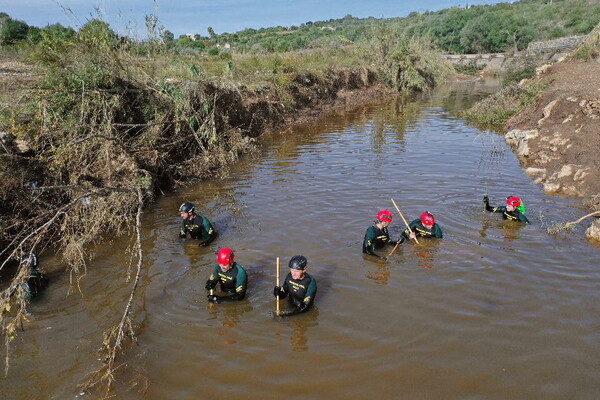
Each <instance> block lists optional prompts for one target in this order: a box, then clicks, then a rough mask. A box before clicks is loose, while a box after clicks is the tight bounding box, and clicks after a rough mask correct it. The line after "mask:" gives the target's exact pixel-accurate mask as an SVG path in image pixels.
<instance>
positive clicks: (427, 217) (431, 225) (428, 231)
mask: <svg viewBox="0 0 600 400" xmlns="http://www.w3.org/2000/svg"><path fill="white" fill-rule="evenodd" d="M408 226H409V227H410V231H409V230H408V229H405V230H404V232H402V240H404V239H409V238H410V239H414V238H415V237H417V236H418V237H424V238H438V239H441V238H442V229H441V228H440V226H439V225H438V224H437V223H436V222H435V217H434V216H433V214H431V213H430V212H429V211H425V212H424V213H423V214H421V217H420V218H417V219H415V220H414V221H413V222H411V223H410V224H409V225H408ZM411 231H412V232H411Z"/></svg>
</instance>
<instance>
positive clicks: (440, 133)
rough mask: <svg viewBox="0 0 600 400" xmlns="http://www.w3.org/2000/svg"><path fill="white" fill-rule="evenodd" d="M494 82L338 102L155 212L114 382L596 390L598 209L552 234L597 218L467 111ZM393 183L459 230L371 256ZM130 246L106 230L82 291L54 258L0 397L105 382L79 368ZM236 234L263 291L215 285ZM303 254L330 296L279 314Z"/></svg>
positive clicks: (236, 392) (443, 391) (256, 390)
mask: <svg viewBox="0 0 600 400" xmlns="http://www.w3.org/2000/svg"><path fill="white" fill-rule="evenodd" d="M492 90H495V87H494V85H493V84H491V85H490V84H488V83H486V82H480V83H462V84H456V85H452V86H447V87H444V88H442V89H440V90H437V91H436V92H435V93H433V94H432V95H430V96H422V97H418V98H415V99H413V100H411V101H408V102H404V103H403V102H402V101H401V100H400V99H397V98H393V99H387V100H385V101H382V102H379V103H376V104H371V105H369V106H366V107H363V108H360V109H357V110H351V111H345V112H335V113H331V114H329V115H327V116H325V117H324V118H322V119H320V120H318V121H314V122H312V123H309V124H305V125H301V126H297V127H294V128H292V129H289V130H286V131H285V132H281V133H277V134H273V135H270V136H269V137H267V138H265V139H264V140H263V146H262V148H261V150H260V151H259V152H258V154H255V155H254V156H252V157H246V158H244V159H243V160H241V162H239V163H237V164H236V165H235V166H233V167H232V168H231V170H230V171H229V174H228V175H227V176H226V177H222V178H216V179H213V180H210V181H207V182H203V183H201V184H199V185H198V186H195V187H193V188H187V189H185V190H182V191H180V192H177V193H175V194H172V195H169V196H165V197H162V198H161V199H159V201H158V202H157V203H155V204H153V205H152V206H151V207H149V208H148V209H147V210H145V213H144V217H143V226H144V231H143V235H144V237H143V243H144V244H143V245H144V252H145V256H146V263H145V272H144V274H143V277H142V282H141V286H140V289H139V293H138V294H139V295H140V300H141V301H139V302H138V303H137V304H138V306H137V307H136V309H135V314H136V323H137V324H138V325H139V331H138V332H139V337H138V345H137V346H136V345H134V346H133V347H131V348H129V349H128V351H127V352H126V354H125V355H124V356H123V357H121V358H120V359H119V360H120V362H122V363H123V364H122V366H121V367H120V368H119V369H118V370H117V374H116V378H117V380H118V385H117V387H118V392H117V396H116V397H117V398H119V399H151V400H154V399H225V398H238V399H277V400H279V399H282V398H285V399H333V398H343V399H365V398H371V397H376V398H383V399H397V398H402V399H597V398H599V397H600V262H599V260H600V257H599V256H598V254H599V253H598V249H597V248H595V247H594V246H592V245H591V244H590V243H588V242H587V241H586V240H585V239H584V238H583V235H582V231H583V229H584V227H583V226H582V227H578V228H577V229H576V230H575V232H574V233H572V234H563V235H560V236H551V235H549V234H548V233H547V228H548V226H551V225H552V224H554V223H556V222H565V221H571V220H574V219H577V218H578V217H579V216H581V215H583V213H584V210H583V209H581V208H579V202H577V201H573V200H568V199H561V198H557V197H550V196H547V195H545V194H544V193H543V192H542V190H541V188H540V186H538V185H535V184H533V183H532V180H531V179H530V178H529V177H527V176H526V175H525V174H524V173H523V171H522V169H521V168H520V166H519V163H518V161H517V159H516V158H515V156H514V155H513V154H512V152H511V150H510V149H509V148H508V147H507V146H506V145H505V143H504V140H503V138H502V137H501V136H499V135H497V134H494V133H490V132H483V131H480V130H478V129H476V128H474V127H471V126H468V125H466V123H465V122H464V121H463V120H461V119H460V118H459V117H457V114H456V113H457V111H460V110H462V109H464V108H465V107H467V106H468V105H469V104H471V103H472V102H473V101H475V100H476V99H478V98H479V97H481V96H482V95H483V94H485V93H486V92H490V91H492ZM486 193H488V194H489V196H490V199H491V202H492V204H494V205H500V204H501V203H502V199H504V198H505V197H506V196H508V195H513V194H514V195H518V196H520V197H522V198H523V199H524V201H525V204H526V206H527V216H528V218H529V219H530V221H531V224H530V225H527V226H522V225H516V224H514V223H510V222H505V221H503V220H502V219H501V216H500V214H491V213H487V212H485V211H484V210H483V205H482V203H481V199H482V197H483V195H484V194H486ZM390 198H394V199H395V200H396V202H397V203H398V205H399V206H400V208H401V210H402V212H403V213H404V214H405V216H406V217H407V219H409V220H412V219H414V218H417V217H418V215H420V214H421V213H422V212H423V211H425V210H429V211H430V212H432V213H433V214H434V215H435V216H436V219H437V222H439V224H440V226H441V228H442V230H443V232H444V238H443V239H442V240H438V241H436V240H430V241H427V240H422V241H421V243H422V244H421V245H415V244H414V243H404V244H402V245H401V246H400V249H399V251H398V252H397V253H396V254H395V255H393V256H392V258H391V259H390V261H389V262H387V263H386V262H383V261H379V260H374V259H370V258H369V257H365V256H363V255H362V253H361V244H362V240H363V235H364V233H365V230H366V228H367V227H368V226H369V225H371V224H372V222H373V220H374V217H375V214H376V213H377V211H378V210H380V209H390V210H392V211H393V213H394V216H395V219H394V222H393V224H392V225H391V228H390V231H391V233H392V237H394V238H396V237H398V234H399V232H400V231H401V229H402V222H401V219H400V218H398V215H397V213H396V212H395V210H394V209H393V205H392V203H391V201H390ZM183 201H193V202H195V203H196V204H197V208H198V209H199V210H200V212H201V213H202V214H204V215H206V216H208V217H209V218H210V219H211V220H212V221H213V222H214V224H215V226H216V229H217V230H218V232H219V233H220V236H219V237H218V238H217V240H216V241H215V242H213V243H212V244H211V245H210V246H209V247H207V248H202V247H197V246H195V245H193V243H192V242H187V243H186V242H181V241H179V240H178V239H177V233H178V231H179V226H180V219H179V215H178V212H177V210H178V207H179V205H180V204H181V203H182V202H183ZM130 245H131V240H130V238H128V237H122V238H118V239H116V240H114V241H113V242H110V243H109V242H108V240H106V241H105V242H104V243H102V244H100V245H99V247H98V249H97V256H96V257H95V258H94V259H93V260H92V261H91V262H90V263H89V266H88V271H87V275H85V276H84V277H83V278H81V280H80V281H79V288H77V287H76V286H73V287H72V289H71V292H70V293H69V276H68V275H65V274H64V273H61V270H62V269H63V267H62V266H61V264H60V261H59V259H58V258H54V257H52V256H51V255H44V257H42V260H41V261H42V265H43V266H44V267H45V268H46V269H47V270H48V271H49V273H50V276H51V279H52V282H51V285H50V286H49V288H48V290H47V292H46V293H45V294H44V296H43V297H42V298H41V299H40V300H39V301H37V302H35V303H34V304H33V305H32V306H31V307H30V315H29V318H30V320H31V321H30V322H29V323H27V324H26V326H25V328H26V329H25V331H24V332H21V333H20V335H19V336H18V339H17V340H15V341H14V343H13V344H12V347H11V351H10V363H11V364H10V369H9V371H8V376H7V377H5V378H2V379H0V398H2V399H74V398H92V397H94V396H90V395H88V394H84V393H80V391H79V390H77V385H78V384H79V383H81V382H82V381H83V380H84V377H85V374H86V373H88V372H90V371H92V370H94V369H96V368H98V367H99V366H100V362H99V361H98V355H97V354H96V350H97V349H98V348H99V347H100V343H101V339H102V332H103V331H104V330H105V329H106V328H108V327H109V326H111V325H112V324H115V323H116V322H117V321H118V320H119V318H120V315H121V313H122V310H123V308H124V306H125V304H126V302H127V297H128V291H129V288H130V285H131V283H128V282H126V277H127V275H128V273H130V272H131V271H129V264H130V258H129V256H128V255H127V249H128V246H130ZM224 246H227V247H231V248H233V249H235V251H236V260H237V261H238V262H239V263H240V264H241V265H243V266H244V267H245V268H246V270H247V272H248V276H249V292H248V296H247V298H246V299H245V300H244V301H242V302H239V303H224V304H219V305H213V304H210V303H208V302H207V299H206V294H207V293H206V290H205V289H204V283H205V281H206V279H207V278H208V276H209V274H210V273H211V271H212V269H213V268H214V266H215V252H216V251H217V250H218V249H219V248H220V247H224ZM390 249H391V248H388V249H387V250H388V251H389V250H390ZM296 254H303V255H305V256H306V257H307V258H308V260H309V268H308V272H309V273H311V274H312V275H313V276H314V277H315V278H316V279H317V282H318V293H317V296H316V302H315V307H314V308H313V309H312V310H311V311H310V312H308V313H306V314H303V315H299V316H295V317H293V318H289V319H281V320H280V319H276V318H273V311H274V308H275V303H274V297H273V295H272V288H273V286H274V283H275V258H276V257H277V256H279V257H281V259H282V264H283V265H284V266H286V265H287V262H288V261H289V259H290V257H291V256H293V255H296ZM382 254H383V255H385V252H382ZM285 273H287V268H282V275H283V276H284V275H285ZM282 304H284V303H283V302H282ZM141 392H143V393H141Z"/></svg>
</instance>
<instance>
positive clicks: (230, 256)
mask: <svg viewBox="0 0 600 400" xmlns="http://www.w3.org/2000/svg"><path fill="white" fill-rule="evenodd" d="M217 263H218V264H219V265H217V266H216V267H215V270H214V271H213V273H212V275H211V276H210V278H209V279H208V280H207V281H206V285H205V288H206V290H210V293H209V295H208V301H210V302H211V303H220V302H221V301H239V300H243V299H244V297H245V296H246V290H247V289H248V275H247V274H246V270H245V269H244V267H242V266H241V265H239V264H238V263H236V262H235V261H234V253H233V250H231V249H230V248H227V247H224V248H222V249H221V250H219V252H218V253H217ZM217 283H219V284H221V291H223V292H225V293H227V296H217V295H215V294H213V289H214V288H215V287H216V286H217Z"/></svg>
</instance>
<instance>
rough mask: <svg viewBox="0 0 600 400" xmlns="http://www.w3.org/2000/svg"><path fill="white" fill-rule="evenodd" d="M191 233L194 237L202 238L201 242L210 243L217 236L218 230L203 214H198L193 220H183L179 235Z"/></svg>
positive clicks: (182, 236)
mask: <svg viewBox="0 0 600 400" xmlns="http://www.w3.org/2000/svg"><path fill="white" fill-rule="evenodd" d="M188 233H189V234H190V237H191V238H192V239H200V244H201V245H203V246H206V245H208V244H209V243H210V242H212V241H213V240H214V239H215V238H216V237H217V232H216V231H215V230H214V229H213V227H212V224H211V223H210V221H209V220H208V218H206V217H205V216H203V215H196V217H195V218H194V219H192V220H189V219H184V220H183V221H182V222H181V232H179V237H180V238H184V237H186V236H187V234H188Z"/></svg>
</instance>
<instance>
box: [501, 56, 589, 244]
mask: <svg viewBox="0 0 600 400" xmlns="http://www.w3.org/2000/svg"><path fill="white" fill-rule="evenodd" d="M539 75H540V76H539V79H540V80H541V81H542V82H545V83H547V84H548V88H547V89H546V90H545V91H544V92H543V93H542V95H541V96H540V98H539V99H538V101H537V102H536V103H535V104H534V105H532V106H530V107H528V108H526V109H525V110H524V111H523V112H521V113H520V114H518V115H516V116H514V117H513V118H511V119H510V120H509V121H508V122H507V124H506V125H505V128H506V130H507V131H510V130H513V129H518V130H520V131H529V134H528V135H529V137H528V138H526V139H524V140H521V142H522V143H521V145H520V147H519V144H518V143H517V142H518V140H517V141H516V142H514V144H515V145H516V146H517V147H518V148H517V154H519V156H520V159H521V161H522V162H523V164H524V166H525V167H528V169H527V170H526V171H527V173H528V174H530V175H531V176H535V177H536V183H540V184H542V185H543V186H544V191H545V192H547V193H550V194H559V195H567V196H574V197H582V198H583V200H584V204H585V205H586V206H587V207H589V208H590V210H592V211H594V210H600V62H597V61H591V62H581V61H564V62H558V63H555V64H553V65H551V66H549V67H543V68H542V71H540V72H539ZM509 136H510V133H509ZM588 236H589V235H588Z"/></svg>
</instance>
